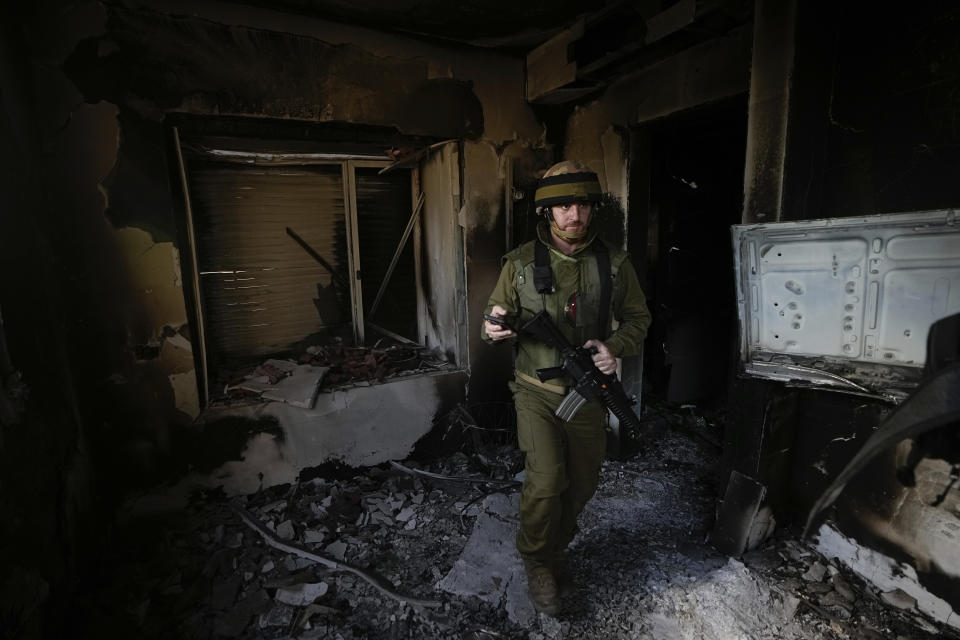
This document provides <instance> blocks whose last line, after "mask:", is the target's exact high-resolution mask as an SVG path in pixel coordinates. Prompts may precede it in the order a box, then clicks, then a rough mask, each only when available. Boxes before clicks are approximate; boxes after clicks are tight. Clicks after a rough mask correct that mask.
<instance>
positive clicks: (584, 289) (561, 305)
mask: <svg viewBox="0 0 960 640" xmlns="http://www.w3.org/2000/svg"><path fill="white" fill-rule="evenodd" d="M547 233H549V232H547ZM538 235H540V234H538ZM597 242H603V241H602V240H601V239H600V238H598V237H596V236H593V237H592V238H591V239H589V240H588V241H587V242H586V243H585V245H584V246H583V247H580V248H579V249H577V251H576V252H574V254H573V255H570V256H568V255H564V254H563V253H561V252H560V251H558V250H557V249H555V248H553V247H552V246H551V247H549V248H547V247H546V245H545V244H542V240H534V241H532V242H527V243H525V244H524V245H522V246H520V247H518V248H517V249H515V250H513V251H512V252H510V253H508V254H507V255H506V256H505V258H504V260H505V261H509V262H512V263H513V267H514V268H513V274H514V281H513V288H514V290H515V291H516V292H517V295H518V297H519V300H520V307H521V312H520V318H519V323H520V324H522V323H523V322H525V321H527V320H529V319H530V318H531V317H532V316H533V315H534V314H535V313H537V312H538V311H540V310H541V309H545V310H546V311H547V314H549V316H550V318H551V319H552V320H553V321H554V322H555V323H556V325H557V327H559V328H560V331H561V332H563V334H564V335H565V336H566V337H567V338H568V339H569V340H570V341H571V342H572V343H573V344H575V345H577V346H579V345H582V344H583V343H584V342H586V341H587V340H589V339H591V338H598V339H601V340H603V339H605V338H606V337H607V336H609V335H610V319H611V318H612V317H613V314H612V307H613V298H614V296H615V293H614V290H615V287H614V286H613V285H614V283H615V282H616V278H617V273H618V272H619V270H620V267H621V265H622V264H623V261H624V260H625V259H626V258H627V253H626V252H624V251H622V250H620V249H617V248H611V247H609V246H608V245H604V247H603V249H605V250H606V251H597V250H596V248H595V247H593V243H597ZM538 243H539V244H541V246H543V247H544V248H546V249H547V251H546V252H542V253H545V254H546V255H547V256H549V267H550V271H551V272H552V280H553V282H552V291H551V290H545V289H544V286H543V284H544V280H543V275H544V272H543V271H542V270H541V271H540V276H541V277H540V279H539V284H540V285H541V286H540V287H539V288H540V290H539V291H538V287H537V284H538V278H537V277H536V276H537V273H538V272H537V259H536V258H537V256H536V254H537V248H536V245H537V244H538ZM604 253H606V257H608V258H609V261H610V268H609V273H610V275H609V279H610V281H609V290H610V291H611V295H610V296H609V301H608V302H607V304H605V305H603V306H604V307H605V308H606V313H605V314H603V313H601V298H602V290H603V287H602V286H601V275H600V274H601V271H602V270H604V269H602V265H601V261H602V260H603V259H604V257H603V254H604ZM573 292H576V296H575V299H574V298H573V297H572V296H571V294H572V293H573ZM571 306H573V310H572V313H571V311H570V307H571ZM601 316H605V317H606V321H604V319H603V318H601ZM601 323H602V325H603V326H602V325H601ZM559 364H560V354H559V352H558V351H557V350H556V349H552V348H550V347H548V346H546V345H544V344H541V343H539V342H537V341H535V340H519V341H518V343H517V358H516V364H515V366H516V370H517V371H518V372H519V373H521V374H523V376H522V377H523V378H524V379H529V378H531V377H533V378H535V376H536V370H537V369H542V368H545V367H555V366H558V365H559ZM563 382H564V381H562V380H552V381H548V383H552V386H553V387H554V388H553V389H552V390H553V391H557V392H558V393H562V392H563V391H564V389H563V387H562V385H563ZM547 388H550V386H547Z"/></svg>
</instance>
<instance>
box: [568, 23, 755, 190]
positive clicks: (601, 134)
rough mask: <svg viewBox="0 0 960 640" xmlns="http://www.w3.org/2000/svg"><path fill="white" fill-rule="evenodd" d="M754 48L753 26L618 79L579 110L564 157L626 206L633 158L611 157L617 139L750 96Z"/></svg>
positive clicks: (732, 32)
mask: <svg viewBox="0 0 960 640" xmlns="http://www.w3.org/2000/svg"><path fill="white" fill-rule="evenodd" d="M751 45H752V32H751V27H750V25H745V26H741V27H737V28H735V29H733V30H732V31H730V32H728V33H726V34H723V35H721V36H719V37H717V38H713V39H711V40H707V41H706V42H703V43H701V44H699V45H697V46H694V47H692V48H690V49H687V50H685V51H682V52H680V53H677V54H676V55H674V56H672V57H670V58H667V59H665V60H661V61H659V62H657V63H656V64H654V65H652V66H650V67H648V68H646V69H643V70H641V71H638V72H635V73H633V74H630V75H628V76H625V77H623V78H620V79H618V80H617V81H616V82H615V83H614V84H612V85H611V86H610V87H608V88H607V89H606V90H605V92H604V93H603V94H602V95H601V96H600V97H599V98H597V99H595V100H593V101H592V102H589V103H587V104H585V105H580V106H577V107H576V109H575V110H574V112H573V114H572V115H571V117H570V120H569V122H568V123H567V133H566V141H565V144H564V150H563V153H564V155H565V156H566V157H569V158H575V159H578V160H580V161H581V162H584V163H585V164H587V165H589V166H590V167H591V168H593V169H594V170H595V171H597V173H598V175H599V176H600V179H601V186H603V187H604V189H605V190H606V191H609V192H612V193H614V194H615V195H616V196H618V197H620V198H621V199H623V200H624V201H625V199H626V195H627V194H626V189H627V185H626V184H625V182H624V178H623V177H622V173H621V172H623V170H624V166H625V165H626V163H627V158H626V157H625V155H626V154H625V153H621V154H616V153H611V146H613V145H614V141H613V140H611V138H610V136H611V134H612V133H613V132H614V131H615V130H616V128H620V129H623V130H626V129H628V128H630V127H636V126H638V125H641V124H643V123H647V122H651V121H654V120H657V119H659V118H663V117H666V116H668V115H670V114H674V113H678V112H680V111H684V110H688V109H693V108H696V107H698V106H702V105H705V104H709V103H711V102H715V101H718V100H722V99H724V98H728V97H730V96H734V95H737V94H741V93H744V92H746V91H747V88H748V85H749V77H750V76H749V72H750V49H751ZM616 144H617V145H618V144H619V143H616Z"/></svg>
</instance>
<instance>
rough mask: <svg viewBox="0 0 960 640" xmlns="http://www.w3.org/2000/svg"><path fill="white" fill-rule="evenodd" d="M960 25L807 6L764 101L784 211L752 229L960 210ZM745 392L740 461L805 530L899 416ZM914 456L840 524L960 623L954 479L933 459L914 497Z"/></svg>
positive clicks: (772, 178)
mask: <svg viewBox="0 0 960 640" xmlns="http://www.w3.org/2000/svg"><path fill="white" fill-rule="evenodd" d="M958 22H960V12H958V10H957V9H955V8H947V7H945V6H944V5H936V4H935V3H921V4H920V5H917V6H911V7H910V8H909V10H907V11H904V12H900V13H898V14H897V15H892V14H889V13H884V12H877V11H874V10H871V9H870V8H869V7H867V6H866V5H865V4H863V3H853V4H851V5H845V6H844V7H843V9H841V10H839V11H837V12H836V13H835V14H834V19H832V20H830V21H827V22H824V21H823V13H822V10H821V9H820V8H817V7H814V6H811V5H798V7H797V11H796V15H795V16H793V17H792V25H791V24H789V23H788V24H787V25H786V26H787V28H789V30H790V33H791V37H790V38H788V39H786V40H785V41H783V40H782V41H781V42H780V43H773V44H771V45H770V46H771V47H774V48H776V47H781V48H783V47H786V48H788V49H791V48H792V51H786V52H785V53H786V54H789V55H786V56H785V59H789V63H785V64H783V65H781V70H780V73H781V76H780V78H779V81H777V79H776V78H768V79H767V80H768V86H767V87H766V88H768V89H769V88H770V87H772V86H777V84H778V82H779V86H781V87H784V88H785V89H784V91H785V93H782V94H778V99H781V101H780V102H778V103H777V104H778V105H780V107H785V109H783V110H782V111H783V112H782V114H781V115H782V116H783V119H782V120H781V121H779V123H780V124H782V125H783V126H784V131H785V138H784V139H783V140H781V142H782V143H783V144H782V145H780V147H781V149H780V154H781V155H780V156H779V157H778V163H780V164H781V165H782V167H781V169H782V171H780V170H778V171H776V172H767V173H764V172H763V165H762V163H756V162H755V163H754V164H755V167H754V168H755V169H756V170H757V171H758V172H759V173H758V174H757V175H758V176H761V177H763V176H766V177H765V178H763V179H764V180H767V181H768V182H769V183H770V184H767V185H765V187H764V189H763V190H761V191H760V193H767V194H771V193H780V194H782V199H780V200H778V201H777V202H776V203H774V202H773V200H774V199H773V198H767V200H768V201H769V202H768V204H769V205H770V206H767V207H766V209H765V210H763V209H762V208H756V209H755V210H748V208H745V219H750V220H757V219H761V218H759V217H757V216H759V214H760V213H763V214H764V215H766V218H765V219H767V220H770V219H781V220H795V219H818V218H833V217H844V216H862V215H872V214H877V213H889V212H901V211H918V210H928V209H939V208H954V207H956V206H957V205H958V203H960V187H958V182H957V181H956V180H955V179H952V176H956V175H957V172H958V170H960V165H958V161H960V156H958V155H957V149H958V148H960V146H958V142H960V139H958V135H960V129H958V127H957V126H956V113H957V107H958V105H957V96H958V95H960V78H958V77H957V74H956V69H957V67H958V64H960V48H958V45H957V42H956V38H955V37H954V34H955V33H956V29H957V26H958ZM781 26H782V25H781ZM763 89H764V87H759V88H756V87H753V86H752V87H751V91H754V90H758V91H759V90H763ZM751 162H752V160H751V159H750V158H748V164H750V163H751ZM748 184H749V182H748ZM751 216H752V217H751ZM738 385H739V389H740V391H738V392H736V393H735V394H734V396H733V401H734V402H737V403H741V404H743V405H744V406H747V407H751V409H750V410H749V411H743V413H745V414H747V413H749V414H751V415H752V416H753V417H752V418H751V420H750V421H746V422H743V426H742V427H741V429H740V430H741V431H743V432H749V433H748V434H747V435H746V436H745V437H744V436H738V435H737V434H732V435H730V437H729V441H728V444H729V445H730V447H729V451H728V458H731V459H735V461H733V462H732V466H733V467H735V468H739V469H740V470H741V471H744V472H746V473H759V476H760V478H761V479H762V480H763V481H764V482H766V483H767V485H768V488H770V489H771V491H772V500H773V501H774V502H775V503H779V504H780V506H781V510H780V512H779V515H780V517H782V518H783V519H786V520H788V521H790V520H803V518H805V516H806V512H807V510H808V509H809V507H810V506H811V504H812V501H813V500H814V499H815V498H816V497H817V496H818V495H819V492H821V491H822V490H823V488H825V486H826V485H827V484H828V483H829V481H830V480H831V479H832V478H833V477H834V476H835V475H836V474H837V473H839V471H840V470H841V469H842V468H843V466H844V465H845V464H846V462H847V461H849V460H850V458H852V456H853V455H854V453H855V452H856V451H857V450H858V449H859V448H860V447H861V446H862V445H863V443H864V441H865V439H866V438H867V436H869V435H870V433H872V431H873V430H874V429H875V428H876V427H877V425H879V423H880V422H881V421H882V420H883V418H884V417H885V416H886V415H888V414H889V412H890V411H891V410H892V407H891V406H890V405H887V404H885V403H882V402H874V401H867V400H864V399H863V398H857V397H854V396H848V395H837V394H830V393H819V392H796V391H790V390H784V389H783V388H782V387H781V386H780V385H775V384H770V383H764V382H758V381H752V382H749V383H748V382H742V383H738ZM761 414H763V415H761ZM738 439H739V442H737V440H738ZM909 444H910V443H909V442H904V443H901V445H900V446H899V447H898V448H897V449H895V450H891V451H889V452H887V454H886V455H884V456H881V457H880V458H878V459H877V460H875V461H874V462H873V463H872V464H871V465H870V466H869V467H868V468H867V469H865V470H864V471H863V472H862V473H861V474H860V476H859V477H858V478H857V480H856V481H855V482H853V483H851V484H850V485H849V486H848V488H847V489H846V491H845V494H844V497H843V498H842V503H841V504H840V505H839V508H838V509H837V510H836V512H835V515H836V521H837V524H838V525H839V526H840V527H841V528H842V529H843V530H844V532H845V533H847V534H848V535H850V536H853V537H854V538H855V539H856V540H858V541H859V542H860V543H861V544H863V545H866V546H869V547H871V548H873V549H876V550H879V551H882V552H883V553H884V554H887V555H889V556H890V557H893V558H895V559H896V560H898V561H901V562H906V563H908V564H909V565H912V566H913V567H914V568H916V571H917V575H918V578H919V582H920V585H922V586H923V587H925V588H926V589H928V590H929V591H930V592H932V593H934V594H935V595H937V596H939V597H941V598H943V599H945V600H947V601H948V602H949V603H950V604H951V605H952V606H953V607H954V609H956V608H957V607H958V605H960V602H958V600H957V598H956V594H957V593H958V579H960V568H958V567H957V565H956V562H955V558H956V557H958V550H960V536H958V535H957V524H956V518H957V515H956V513H957V512H956V501H957V493H956V489H951V490H947V489H946V488H947V486H948V484H949V472H950V466H949V464H948V463H947V462H946V461H944V460H942V459H936V458H935V457H928V458H926V459H924V460H923V462H922V463H921V464H920V466H919V467H918V469H917V485H916V486H915V487H907V486H904V485H903V484H901V483H900V482H899V481H898V480H897V469H898V468H899V467H901V466H902V465H903V464H904V463H905V460H906V450H907V449H908V448H909ZM787 469H789V470H790V471H789V472H788V471H787ZM757 470H759V471H757ZM941 493H942V494H943V495H942V496H940V494H941ZM938 496H939V497H938Z"/></svg>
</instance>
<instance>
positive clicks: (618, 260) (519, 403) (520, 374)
mask: <svg viewBox="0 0 960 640" xmlns="http://www.w3.org/2000/svg"><path fill="white" fill-rule="evenodd" d="M537 235H538V236H539V238H540V241H541V242H543V243H544V244H546V245H547V246H548V247H549V249H550V250H549V255H550V267H551V269H552V270H553V280H554V289H555V290H554V292H553V293H546V294H540V293H537V290H536V287H535V286H534V282H533V268H534V241H531V242H528V243H526V244H524V245H522V246H521V247H519V248H517V249H515V250H514V251H512V252H511V253H509V254H507V256H506V257H505V258H504V265H503V269H502V270H501V272H500V279H499V281H498V282H497V285H496V287H495V288H494V290H493V293H492V294H491V295H490V300H489V302H488V303H487V309H486V312H487V313H489V312H490V310H491V309H492V308H493V306H494V305H500V306H501V307H503V308H504V309H506V311H507V314H508V318H509V319H510V320H512V323H513V324H514V325H515V326H520V325H522V324H523V323H524V322H526V321H527V320H529V319H530V318H531V317H532V316H533V315H534V314H535V313H537V312H539V311H540V310H542V309H545V310H546V311H547V313H548V314H549V315H550V318H551V319H552V320H553V321H554V322H555V323H556V325H557V327H559V328H560V331H562V332H563V334H564V335H565V336H566V337H567V338H568V339H569V340H570V341H571V342H572V343H573V344H574V345H577V346H580V345H582V344H584V343H585V342H586V341H587V340H590V339H591V338H598V339H601V340H603V338H604V336H608V337H607V338H606V339H605V340H603V341H604V343H605V344H606V345H607V347H608V348H609V349H610V351H611V352H612V353H613V355H615V356H618V357H619V356H629V355H635V354H637V353H639V350H640V346H641V344H642V342H643V339H644V337H645V335H646V332H647V327H648V326H649V325H650V312H649V311H648V310H647V305H646V300H645V297H644V295H643V291H642V290H641V289H640V283H639V281H638V280H637V274H636V271H635V270H634V268H633V265H632V264H631V263H630V260H629V255H628V254H627V253H626V252H624V251H622V250H621V249H618V248H616V247H608V251H609V254H610V271H611V277H612V279H613V284H612V289H611V296H610V297H611V308H610V313H609V314H608V317H609V318H612V319H615V320H616V321H617V322H618V325H617V328H616V330H614V331H612V332H611V330H610V328H609V327H607V328H604V330H601V327H600V326H599V322H600V317H599V312H598V309H599V306H600V271H599V268H598V266H597V259H596V252H595V250H594V248H593V247H592V246H591V245H592V243H594V242H602V240H600V239H599V238H597V237H596V235H595V234H594V233H591V234H590V235H589V236H588V237H587V239H586V240H585V241H584V243H583V244H582V245H581V246H580V247H578V248H577V250H576V251H574V252H573V253H572V254H571V255H569V256H568V255H565V254H563V253H562V252H560V251H559V250H557V249H556V248H554V246H553V244H552V242H551V240H550V231H549V228H548V227H547V225H546V224H543V223H541V225H540V226H539V227H538V229H537ZM574 291H575V292H576V299H575V301H576V315H575V320H573V321H571V320H568V317H569V314H567V313H566V312H565V307H566V306H567V305H568V304H569V302H571V293H573V292H574ZM483 336H484V339H486V340H487V341H488V342H489V341H490V339H489V337H488V336H487V335H486V333H485V332H484V334H483ZM559 365H560V354H559V352H558V351H557V350H556V349H553V348H551V347H548V346H546V345H544V344H542V343H540V342H538V341H536V340H532V339H529V338H521V339H520V340H519V341H518V344H517V358H516V363H515V367H516V372H515V373H516V379H515V381H513V382H511V384H510V388H511V390H512V391H513V394H514V402H515V404H516V408H517V437H518V440H519V444H520V448H521V449H522V450H523V452H524V454H525V456H526V463H525V468H526V478H525V480H524V483H523V492H522V494H521V496H520V531H519V533H518V534H517V549H518V550H519V551H520V553H521V554H523V555H524V558H525V559H526V560H527V561H528V562H534V563H544V564H546V563H548V562H549V560H550V558H551V556H552V555H553V554H555V553H557V552H559V551H562V550H563V549H564V548H566V546H567V545H568V544H569V543H570V541H571V540H572V539H573V537H574V535H575V534H576V531H577V525H576V521H577V516H578V515H579V514H580V512H581V511H582V510H583V507H584V505H585V504H586V503H587V501H588V500H589V499H590V497H591V496H592V495H593V493H594V491H596V488H597V482H598V480H599V474H600V464H601V462H602V461H603V457H604V452H605V451H606V432H605V430H604V417H605V416H606V411H605V409H604V407H603V405H602V404H601V403H599V402H597V401H594V402H589V403H587V404H584V405H583V407H582V408H581V409H580V411H578V412H577V414H576V416H574V418H573V419H572V420H570V421H568V422H564V421H563V420H560V419H559V418H557V417H555V416H554V411H556V409H557V406H558V405H559V404H560V402H561V401H562V400H563V397H564V395H565V394H566V392H567V390H568V387H567V386H566V385H567V384H568V383H569V380H566V379H562V378H561V379H556V380H547V381H546V382H540V381H539V380H537V378H536V370H537V369H540V368H544V367H555V366H559Z"/></svg>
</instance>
